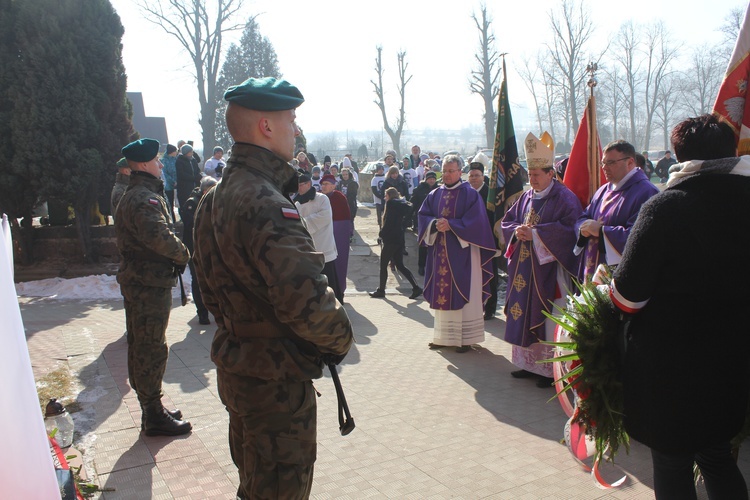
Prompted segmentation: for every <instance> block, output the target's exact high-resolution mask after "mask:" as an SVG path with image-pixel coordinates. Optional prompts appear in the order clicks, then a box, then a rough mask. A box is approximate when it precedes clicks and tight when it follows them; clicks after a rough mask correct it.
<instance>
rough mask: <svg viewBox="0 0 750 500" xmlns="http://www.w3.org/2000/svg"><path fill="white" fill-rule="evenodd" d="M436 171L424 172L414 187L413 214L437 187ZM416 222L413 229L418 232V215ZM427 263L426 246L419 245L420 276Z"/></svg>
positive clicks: (416, 212)
mask: <svg viewBox="0 0 750 500" xmlns="http://www.w3.org/2000/svg"><path fill="white" fill-rule="evenodd" d="M437 187H438V184H437V173H435V172H427V173H426V174H424V180H423V181H422V182H420V183H419V185H418V186H417V187H415V188H414V193H413V194H412V195H411V202H412V210H413V211H414V213H415V214H418V213H419V209H420V207H421V206H422V203H424V200H425V199H426V198H427V195H428V194H430V191H432V190H433V189H437ZM416 221H417V224H416V225H415V230H416V231H417V232H419V217H417V218H416ZM426 263H427V247H425V246H422V245H419V257H418V260H417V266H419V269H418V272H419V275H420V276H424V266H425V264H426Z"/></svg>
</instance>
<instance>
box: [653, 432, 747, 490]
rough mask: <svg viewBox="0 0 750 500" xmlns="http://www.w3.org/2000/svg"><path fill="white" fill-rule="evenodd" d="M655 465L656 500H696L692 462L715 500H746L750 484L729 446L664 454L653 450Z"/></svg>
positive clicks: (727, 444)
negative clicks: (747, 483) (749, 484)
mask: <svg viewBox="0 0 750 500" xmlns="http://www.w3.org/2000/svg"><path fill="white" fill-rule="evenodd" d="M651 458H652V459H653V462H654V494H655V495H656V498H657V500H694V499H696V498H697V496H696V493H695V484H694V483H693V462H695V463H697V464H698V467H700V469H701V474H703V479H704V480H705V482H706V492H707V493H708V498H710V499H712V500H724V499H726V500H729V499H732V500H746V499H747V485H746V484H745V479H744V478H743V477H742V473H741V472H740V470H739V469H738V468H737V463H736V462H735V461H734V457H732V452H731V449H730V446H729V443H721V444H718V445H713V446H710V447H707V448H705V449H702V450H700V451H697V452H695V453H692V452H688V453H662V452H660V451H656V450H653V449H652V450H651Z"/></svg>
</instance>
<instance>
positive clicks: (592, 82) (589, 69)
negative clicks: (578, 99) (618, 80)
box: [586, 62, 599, 95]
mask: <svg viewBox="0 0 750 500" xmlns="http://www.w3.org/2000/svg"><path fill="white" fill-rule="evenodd" d="M597 69H599V66H598V65H597V64H596V63H595V62H590V63H589V65H588V66H586V73H588V74H589V81H588V82H586V85H588V86H589V88H590V89H591V95H594V87H596V84H597V80H596V70H597Z"/></svg>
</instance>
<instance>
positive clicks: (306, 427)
mask: <svg viewBox="0 0 750 500" xmlns="http://www.w3.org/2000/svg"><path fill="white" fill-rule="evenodd" d="M217 372H218V387H219V395H220V396H221V401H222V402H223V403H224V405H225V406H226V408H227V411H228V412H229V449H230V452H231V454H232V460H233V461H234V463H235V465H236V466H237V468H238V469H239V476H240V487H239V489H238V490H237V496H238V498H241V499H243V500H250V499H266V498H284V499H297V498H308V497H309V496H310V489H311V488H312V482H313V464H314V463H315V457H316V453H317V435H316V432H317V431H316V425H317V403H316V402H315V392H314V389H313V387H312V382H310V381H304V382H288V381H273V380H270V381H269V380H261V379H257V378H251V377H242V376H238V375H234V374H232V373H227V372H225V371H224V370H221V369H219V370H217Z"/></svg>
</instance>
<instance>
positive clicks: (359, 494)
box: [20, 208, 750, 500]
mask: <svg viewBox="0 0 750 500" xmlns="http://www.w3.org/2000/svg"><path fill="white" fill-rule="evenodd" d="M370 212H372V210H370V211H368V210H367V208H360V214H362V215H364V217H362V218H361V219H362V220H360V218H359V217H358V219H357V221H356V222H357V228H358V229H357V235H356V239H355V242H354V247H355V252H353V255H352V258H351V259H350V274H349V278H350V280H349V281H350V283H349V289H348V291H347V295H346V304H345V306H344V307H345V308H346V310H347V312H348V314H349V317H350V318H351V320H352V322H353V324H354V330H355V335H356V342H357V343H356V346H354V347H353V349H352V350H351V352H350V354H349V355H348V356H347V358H346V360H345V361H344V362H343V363H342V365H341V366H340V370H339V371H340V376H341V380H342V383H343V386H344V389H345V392H346V396H347V400H348V403H349V407H350V409H351V411H352V414H353V416H354V419H355V421H356V424H357V428H356V429H355V430H354V431H353V432H352V433H351V434H350V435H348V436H345V437H342V436H341V435H340V434H339V431H338V421H337V407H336V394H335V391H334V388H333V383H332V382H331V380H330V375H326V376H325V377H324V378H322V379H320V380H318V381H316V382H315V386H316V388H317V389H318V391H320V392H321V393H322V396H321V397H320V398H319V399H318V441H319V447H318V459H317V462H316V465H315V480H314V485H313V489H312V495H311V496H312V498H315V499H329V498H336V499H338V498H342V499H346V498H351V499H360V498H399V499H401V498H407V499H410V498H413V499H423V498H436V499H440V498H467V499H479V498H492V499H537V498H546V499H566V498H569V499H595V498H612V499H647V498H653V492H652V471H651V459H650V454H649V452H648V450H647V449H646V448H645V447H643V446H640V445H639V444H638V443H635V442H634V443H632V446H631V449H630V453H629V454H627V455H626V454H625V453H624V451H623V452H622V453H621V454H620V455H618V457H617V466H616V467H611V466H609V467H606V468H605V469H604V475H605V477H606V478H607V479H608V480H615V479H617V478H619V477H620V476H622V475H623V474H626V475H627V481H626V483H625V485H624V486H623V487H621V488H618V489H614V490H601V489H598V488H597V487H596V486H595V485H594V482H593V480H592V478H591V476H590V474H588V473H587V472H586V471H584V470H583V468H582V467H581V466H580V465H578V464H577V463H576V462H575V461H574V460H573V459H572V457H571V456H570V454H569V453H568V451H567V448H566V447H565V446H564V445H563V444H561V442H560V440H561V438H562V432H563V426H564V424H565V421H566V417H565V415H564V413H563V412H562V410H561V408H560V405H559V404H558V403H557V402H556V401H554V400H553V401H549V399H550V398H552V397H553V395H554V392H553V390H552V389H551V388H550V389H539V388H537V387H536V386H535V381H534V380H528V379H527V380H516V379H513V378H512V377H511V376H510V372H511V371H512V370H513V369H514V367H513V365H512V364H511V363H510V361H509V359H510V347H509V346H508V345H507V344H506V343H505V342H504V341H502V340H501V337H502V333H503V328H504V321H503V317H502V315H501V314H500V313H498V317H497V318H495V319H493V320H490V321H488V322H486V331H487V340H486V341H485V342H483V343H482V344H480V345H475V346H473V349H472V350H471V351H469V352H467V353H463V354H460V353H456V352H455V350H454V349H453V348H446V349H443V350H439V351H432V350H429V349H428V348H427V343H428V342H429V341H431V340H432V326H433V316H432V314H431V311H430V310H429V308H428V307H427V305H426V303H425V302H424V301H423V300H416V301H412V300H409V299H408V298H407V295H408V293H409V292H410V286H409V285H408V282H406V281H405V280H401V278H400V277H394V276H390V277H389V282H388V288H387V296H386V298H385V299H372V298H370V297H369V296H367V294H366V293H365V292H366V290H374V289H375V288H376V287H377V277H376V275H377V255H376V254H377V252H378V249H377V245H376V244H375V239H376V234H375V230H374V228H373V219H374V214H372V213H370ZM414 241H415V238H414V237H410V239H409V253H410V255H409V258H408V259H407V265H408V266H410V267H411V266H413V267H411V268H412V269H413V270H416V265H415V262H416V257H415V256H416V248H415V247H414ZM370 250H372V252H374V253H372V252H371V251H370ZM20 304H21V310H22V314H23V318H24V323H25V327H26V330H27V338H28V345H29V351H30V354H31V358H32V364H33V367H34V371H35V375H36V376H37V377H39V376H41V375H43V374H44V373H46V372H47V371H49V370H52V369H54V368H55V367H57V366H60V365H61V364H65V363H67V365H68V366H69V367H70V369H71V370H72V371H73V372H74V373H76V374H77V376H78V377H79V379H80V393H79V395H78V398H77V400H78V402H79V403H80V406H81V411H80V412H78V413H76V414H75V415H74V418H75V420H76V426H77V433H76V440H75V446H76V447H77V448H78V449H80V450H82V452H83V454H84V460H85V462H86V464H87V467H88V470H89V473H90V475H91V476H93V480H94V481H95V482H96V483H97V484H99V485H100V486H101V487H102V488H103V489H105V490H107V491H104V492H102V493H100V494H98V495H96V498H102V499H107V500H109V499H165V500H166V499H214V498H217V499H222V498H223V499H229V498H234V494H235V492H236V488H237V484H238V478H237V472H236V469H235V467H234V465H233V463H232V460H231V457H230V455H229V447H228V443H227V428H228V418H227V414H226V411H225V410H224V408H223V406H222V404H221V402H220V401H219V397H218V393H217V389H216V371H215V368H214V365H213V363H212V362H211V360H210V358H209V348H210V343H211V340H212V335H213V332H214V330H215V328H214V326H213V325H209V326H206V327H204V326H201V325H198V322H197V317H196V315H195V309H194V307H193V306H192V304H188V305H187V306H186V307H180V306H179V302H178V301H175V303H174V308H173V310H172V316H171V319H170V324H169V328H168V330H167V337H168V342H169V345H170V356H169V363H168V366H167V371H166V374H165V377H164V392H165V398H164V402H165V404H166V405H172V407H178V408H180V409H181V410H182V411H183V413H184V414H185V415H186V417H187V418H188V419H189V420H190V421H191V422H192V423H193V426H194V429H193V432H192V433H191V434H190V435H188V436H184V437H178V438H166V437H146V436H144V435H142V434H141V433H140V431H139V427H140V409H139V407H138V403H137V400H136V398H135V395H134V393H133V391H132V390H131V389H130V386H129V384H128V381H127V366H126V351H127V344H126V342H125V337H124V335H123V333H124V325H125V317H124V310H123V307H122V303H121V302H120V301H88V302H84V301H56V300H51V299H27V298H21V299H20ZM746 455H747V454H746V453H741V457H740V465H741V468H742V471H743V473H744V474H745V477H750V461H748V459H747V457H746ZM700 495H701V498H705V492H704V491H701V492H700Z"/></svg>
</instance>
